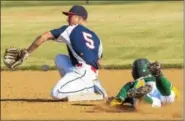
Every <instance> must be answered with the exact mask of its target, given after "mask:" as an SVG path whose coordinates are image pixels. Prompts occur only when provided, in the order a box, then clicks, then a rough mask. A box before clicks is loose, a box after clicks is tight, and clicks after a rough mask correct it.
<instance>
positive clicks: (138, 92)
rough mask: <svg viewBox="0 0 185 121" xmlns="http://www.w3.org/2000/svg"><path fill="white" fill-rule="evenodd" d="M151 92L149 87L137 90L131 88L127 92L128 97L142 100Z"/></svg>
mask: <svg viewBox="0 0 185 121" xmlns="http://www.w3.org/2000/svg"><path fill="white" fill-rule="evenodd" d="M151 90H152V87H151V86H150V85H145V86H141V87H139V88H132V89H130V90H129V91H128V92H127V95H128V97H131V98H142V97H143V96H145V95H146V94H147V93H149V92H150V91H151Z"/></svg>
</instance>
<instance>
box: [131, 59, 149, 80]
mask: <svg viewBox="0 0 185 121" xmlns="http://www.w3.org/2000/svg"><path fill="white" fill-rule="evenodd" d="M149 64H150V62H149V60H148V59H146V58H139V59H136V60H135V61H134V62H133V65H132V77H133V78H134V80H135V79H138V78H140V77H143V76H146V75H148V74H151V73H150V71H149V70H148V65H149Z"/></svg>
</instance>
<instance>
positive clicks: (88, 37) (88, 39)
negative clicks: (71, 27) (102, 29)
mask: <svg viewBox="0 0 185 121" xmlns="http://www.w3.org/2000/svg"><path fill="white" fill-rule="evenodd" d="M82 33H83V37H84V39H85V41H86V43H85V44H86V46H87V47H88V48H90V49H94V48H95V46H94V41H93V40H92V35H91V34H89V33H86V32H82Z"/></svg>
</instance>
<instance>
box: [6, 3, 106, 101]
mask: <svg viewBox="0 0 185 121" xmlns="http://www.w3.org/2000/svg"><path fill="white" fill-rule="evenodd" d="M63 14H64V15H66V16H67V17H68V19H67V21H68V25H64V26H62V27H60V28H57V29H53V30H51V31H49V32H45V33H43V34H42V35H40V36H39V37H37V39H36V40H35V41H34V42H33V43H32V44H31V45H30V47H29V48H28V49H26V50H20V51H19V53H20V54H19V55H21V56H20V57H19V58H20V59H17V60H18V61H15V62H14V63H10V62H11V61H9V60H10V56H11V55H10V54H9V53H11V52H12V51H14V50H15V49H7V50H6V52H5V64H6V65H7V66H8V67H9V68H14V67H16V66H17V65H19V64H20V63H22V62H23V60H24V59H25V58H26V57H27V56H28V55H29V54H31V53H32V52H33V51H34V50H36V49H37V48H38V47H39V46H40V45H41V44H42V43H44V42H46V41H47V40H54V41H56V42H59V43H64V44H66V45H67V50H68V53H69V56H68V55H64V54H58V55H57V56H56V58H55V63H56V66H57V68H58V70H59V72H60V74H61V76H62V78H61V79H60V80H59V81H58V82H57V83H56V85H55V86H54V88H53V89H52V91H51V95H52V97H53V98H56V99H65V98H67V97H69V96H73V95H80V94H91V93H98V94H100V95H103V97H105V98H106V97H108V96H107V93H106V92H105V90H104V88H103V87H102V85H101V83H100V81H99V80H98V69H99V65H100V63H99V60H100V59H101V58H102V53H103V47H102V42H101V40H100V39H99V38H98V36H97V35H96V34H95V33H94V32H93V31H92V30H90V29H88V28H87V27H86V21H87V17H88V13H87V10H86V9H85V8H84V7H83V6H79V5H74V6H73V7H72V8H71V9H70V10H69V12H63ZM12 53H13V52H12Z"/></svg>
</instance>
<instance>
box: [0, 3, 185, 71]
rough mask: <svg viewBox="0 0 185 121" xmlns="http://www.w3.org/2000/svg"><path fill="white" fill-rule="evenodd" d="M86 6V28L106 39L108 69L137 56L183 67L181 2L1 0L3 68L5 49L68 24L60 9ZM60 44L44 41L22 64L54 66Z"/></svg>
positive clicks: (23, 44)
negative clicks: (78, 5) (76, 5)
mask: <svg viewBox="0 0 185 121" xmlns="http://www.w3.org/2000/svg"><path fill="white" fill-rule="evenodd" d="M74 4H80V5H84V7H86V8H87V10H88V13H89V17H88V27H89V28H90V29H92V30H93V31H94V32H95V33H96V34H97V35H98V36H99V38H100V39H101V40H102V42H103V48H104V58H103V61H102V63H103V67H104V68H121V69H122V68H130V66H131V63H132V62H133V61H134V60H135V59H136V58H141V57H142V58H148V59H149V60H152V61H153V60H158V61H159V62H161V63H162V64H163V65H164V66H165V67H176V68H179V67H183V65H184V62H183V47H184V41H183V1H179V0H176V1H160V0H158V1H147V0H146V1H108V0H107V1H91V0H84V1H1V67H2V69H6V68H5V66H4V63H3V53H4V50H5V48H7V47H10V46H14V47H18V48H27V47H28V46H29V45H30V44H31V43H32V41H34V40H35V38H36V37H37V36H39V35H40V34H42V33H43V32H45V31H50V30H52V29H55V28H59V27H61V26H62V25H65V24H67V22H66V20H67V18H66V16H64V15H63V14H62V11H68V10H69V9H70V8H71V6H72V5H74ZM59 53H65V54H67V51H66V47H65V45H64V44H62V43H56V42H46V43H44V44H43V45H42V46H41V47H39V48H38V49H37V50H36V51H35V52H34V53H33V54H32V55H30V57H29V58H28V59H27V60H26V61H25V62H24V63H23V65H22V66H20V67H19V68H20V69H38V67H40V66H42V65H44V64H47V65H49V66H51V67H52V68H53V69H54V68H55V66H54V58H55V56H56V54H59Z"/></svg>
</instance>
